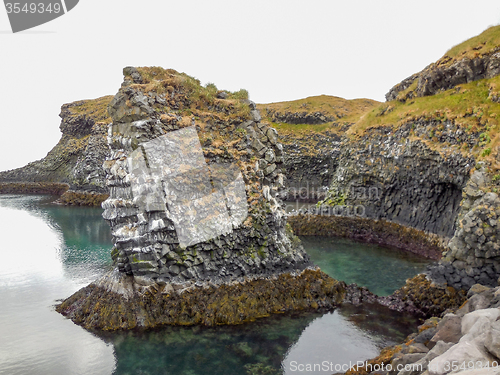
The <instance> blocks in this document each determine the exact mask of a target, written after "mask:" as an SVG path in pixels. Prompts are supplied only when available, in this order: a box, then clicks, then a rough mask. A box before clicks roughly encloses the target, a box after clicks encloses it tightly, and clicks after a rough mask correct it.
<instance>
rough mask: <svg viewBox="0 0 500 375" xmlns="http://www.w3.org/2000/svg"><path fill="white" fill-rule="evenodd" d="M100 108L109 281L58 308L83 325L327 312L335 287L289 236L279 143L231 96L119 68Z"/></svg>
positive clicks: (172, 77)
mask: <svg viewBox="0 0 500 375" xmlns="http://www.w3.org/2000/svg"><path fill="white" fill-rule="evenodd" d="M124 75H125V81H124V83H123V85H122V88H121V89H120V91H119V92H118V93H117V94H116V96H115V97H114V99H113V100H112V101H111V103H110V107H109V112H110V115H111V117H112V119H113V123H112V124H111V125H110V126H109V129H108V144H109V146H110V149H111V155H110V157H109V158H108V160H106V162H105V163H104V170H105V171H106V182H107V185H108V187H109V189H110V196H109V198H108V199H107V200H106V201H105V202H104V203H103V208H104V214H103V216H104V218H105V219H106V220H107V221H108V222H109V224H110V226H111V231H112V234H113V238H114V243H115V247H114V249H113V252H112V257H113V259H114V261H115V265H116V269H115V271H113V273H112V274H110V275H107V276H105V277H104V278H103V279H101V280H98V281H96V282H94V283H92V284H91V285H90V286H88V287H86V288H84V289H82V290H81V291H80V292H77V293H76V294H75V295H74V296H72V297H70V298H68V299H67V300H66V301H64V302H63V303H62V304H61V305H60V306H59V307H58V311H59V312H61V313H63V314H64V315H67V316H68V317H70V318H71V319H73V320H74V321H75V322H76V323H78V324H82V325H84V326H85V327H87V328H98V329H103V330H113V329H130V328H136V327H143V328H145V327H147V328H150V327H153V326H156V325H161V324H208V325H213V324H236V323H241V322H244V321H248V320H252V319H255V318H257V317H261V316H265V315H268V314H270V313H273V312H278V311H287V310H293V309H304V308H319V307H330V308H331V307H333V306H335V304H337V303H339V302H340V301H341V300H342V298H343V293H344V291H343V289H344V287H343V284H342V283H338V282H336V281H335V280H333V279H331V278H329V277H328V276H326V275H325V274H323V273H321V271H319V270H318V269H316V268H315V267H314V266H313V264H312V263H311V261H310V260H309V257H308V256H307V254H306V253H305V252H304V250H303V248H302V246H301V245H300V242H299V241H298V240H297V239H296V237H294V235H293V234H292V232H291V231H290V230H288V229H287V226H286V218H285V215H284V211H283V208H282V205H281V197H282V196H283V194H284V176H283V174H282V171H281V166H282V165H283V161H284V160H283V147H282V146H281V144H280V143H279V142H278V138H277V133H276V131H275V130H274V129H273V128H271V127H269V126H268V125H267V124H265V123H262V122H261V117H260V114H259V112H258V111H257V110H256V107H255V104H254V103H253V102H251V101H248V100H247V99H245V98H241V93H229V94H228V93H226V95H224V97H225V98H224V99H219V98H218V96H219V95H218V91H217V89H216V88H215V87H214V86H213V85H211V86H207V87H202V86H200V84H199V81H197V80H195V79H193V78H191V77H189V76H187V75H185V74H179V73H177V72H175V71H173V70H164V69H161V68H137V69H136V68H130V67H129V68H126V69H124Z"/></svg>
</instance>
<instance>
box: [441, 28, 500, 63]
mask: <svg viewBox="0 0 500 375" xmlns="http://www.w3.org/2000/svg"><path fill="white" fill-rule="evenodd" d="M498 50H500V25H497V26H492V27H490V28H488V29H487V30H485V31H483V32H482V33H481V34H479V35H478V36H475V37H473V38H470V39H468V40H466V41H465V42H463V43H460V44H458V45H456V46H455V47H453V48H451V49H450V50H448V52H446V53H445V55H444V56H443V58H442V59H441V60H440V61H442V60H443V61H442V62H443V63H444V60H447V59H449V58H451V59H452V60H455V61H456V60H461V59H464V58H470V59H472V58H475V57H479V56H481V55H487V54H490V53H492V52H495V51H498ZM449 62H450V61H449ZM449 62H448V63H449ZM438 63H439V62H438Z"/></svg>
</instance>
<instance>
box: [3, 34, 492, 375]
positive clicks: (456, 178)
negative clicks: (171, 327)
mask: <svg viewBox="0 0 500 375" xmlns="http://www.w3.org/2000/svg"><path fill="white" fill-rule="evenodd" d="M499 54H500V26H496V27H492V28H490V29H488V30H486V31H485V32H484V33H482V34H481V35H479V36H477V37H474V38H472V39H470V40H468V41H466V42H464V43H462V44H460V45H458V46H456V47H454V48H452V49H451V50H450V51H448V52H447V53H446V54H445V55H444V56H443V57H442V58H441V59H440V60H438V61H437V62H435V63H433V64H430V65H429V66H428V67H426V68H424V69H423V70H422V71H421V72H419V73H416V74H414V75H412V76H410V77H409V78H407V79H405V80H403V81H402V82H401V83H399V84H397V85H395V86H394V87H393V88H392V89H391V90H390V91H389V92H388V93H387V95H386V98H387V102H385V103H378V102H376V101H372V100H368V99H357V100H345V99H341V98H336V97H330V96H318V97H310V98H306V99H302V100H297V101H292V102H283V103H270V104H260V105H255V104H254V103H253V102H251V101H249V100H248V97H247V93H246V92H245V91H244V90H241V91H239V92H235V93H231V92H227V91H223V90H218V89H217V88H216V87H215V85H212V84H210V85H207V86H201V85H200V83H199V82H198V81H197V80H195V79H193V78H191V77H189V76H187V75H185V74H183V73H178V72H175V71H173V70H164V69H161V68H130V67H129V68H126V69H125V70H124V76H125V79H124V82H123V84H122V87H121V89H120V91H119V92H118V93H117V94H116V95H115V96H114V97H105V98H100V99H96V100H91V101H82V102H76V103H72V104H68V105H65V106H63V109H62V112H61V118H62V123H61V131H62V134H63V135H62V138H61V141H60V142H59V144H58V145H57V146H56V147H55V148H54V149H53V150H52V151H51V152H49V154H48V155H47V157H46V158H45V159H43V160H41V161H38V162H34V163H31V164H29V165H28V166H26V167H24V168H20V169H17V170H14V171H7V172H2V173H0V182H1V184H0V192H9V193H10V192H16V190H17V192H24V193H26V192H55V193H58V194H61V193H63V192H64V194H63V195H62V197H61V198H60V201H61V202H62V203H66V204H96V203H100V202H102V201H103V200H104V199H105V198H107V200H106V201H104V202H103V208H104V210H105V211H104V218H105V219H106V220H107V221H108V222H109V223H110V226H111V230H112V233H113V237H114V241H115V246H114V248H113V252H112V256H113V259H114V262H115V266H116V268H115V270H114V271H113V272H112V273H110V274H108V275H106V276H105V277H103V278H102V279H100V280H97V281H96V282H94V283H92V284H91V285H89V286H88V287H86V288H83V289H82V290H80V291H79V292H77V293H76V294H75V295H73V296H71V297H70V298H68V299H67V300H65V301H64V302H63V303H62V304H61V305H60V306H58V311H59V312H61V313H63V314H65V315H66V316H68V317H70V318H71V319H73V320H74V321H75V322H76V323H78V324H81V325H83V326H84V327H86V328H89V329H96V328H97V329H102V330H116V329H130V328H141V327H142V328H151V327H154V326H157V325H161V324H206V325H214V324H235V323H241V322H245V321H251V320H254V319H256V318H258V317H262V316H267V315H269V314H271V313H275V312H282V311H289V310H294V309H318V308H332V307H334V306H337V305H339V304H341V303H342V302H347V303H353V304H359V303H380V304H382V305H385V306H388V307H389V308H391V309H393V310H397V311H406V312H411V313H413V314H416V315H418V316H420V317H422V318H429V317H432V318H431V319H430V320H428V321H426V322H425V323H424V324H423V325H422V326H421V327H420V328H419V332H418V333H417V334H415V335H413V336H410V337H409V338H408V341H407V342H406V343H404V344H403V345H400V346H397V347H393V348H387V349H386V350H384V351H383V352H382V353H381V355H380V356H379V357H377V358H375V359H373V360H372V361H370V362H369V363H372V364H375V363H378V364H382V363H383V364H389V363H391V364H394V365H395V366H394V367H397V366H396V365H397V364H401V363H404V364H410V363H419V364H422V365H423V367H421V369H422V370H421V371H418V372H411V375H417V374H421V373H427V372H428V373H429V374H432V375H434V374H436V375H437V374H439V375H441V374H445V373H449V372H451V370H450V371H447V370H446V369H444V368H443V363H445V362H446V361H449V360H450V359H451V360H462V359H463V358H469V357H470V358H471V360H473V361H476V360H477V361H479V362H481V363H486V362H488V363H493V362H494V361H496V360H497V359H498V358H499V355H500V351H499V350H498V348H497V346H498V345H497V343H496V340H498V337H497V336H498V335H497V332H496V331H497V328H498V327H497V326H496V324H497V319H498V317H499V316H500V314H499V313H498V311H500V310H499V307H500V306H499V305H498V301H497V300H498V298H497V295H498V293H499V291H498V287H497V285H498V279H499V276H500V223H499V221H500V197H499V195H498V189H499V186H500V137H499V135H498V126H500V123H499V120H500V99H499V98H500V57H499V56H500V55H499ZM108 106H109V114H108V112H107V108H108ZM190 134H191V135H190ZM192 134H196V137H195V138H196V139H194V138H193V137H192ZM172 137H173V138H172ZM175 137H177V138H175ZM179 137H180V138H179ZM183 137H188V138H183ZM159 139H163V140H162V141H161V142H160V141H158V140H159ZM173 140H176V141H175V142H174V141H173ZM169 142H170V143H172V142H173V143H174V144H176V143H177V144H178V143H182V142H187V143H186V145H189V147H185V148H184V149H180V150H178V152H177V151H176V152H177V154H179V155H183V156H182V158H183V159H182V158H181V159H182V160H183V161H182V162H179V163H178V165H177V166H176V167H175V168H173V167H171V166H168V168H165V167H164V165H168V163H170V161H169V162H168V163H165V160H163V159H162V158H161V157H160V156H159V155H160V153H161V152H163V151H164V150H165V147H167V146H165V145H166V144H170V143H169ZM192 142H194V143H192ZM197 142H198V143H197ZM198 144H199V146H198ZM168 147H170V146H168ZM168 147H167V148H168ZM186 150H187V151H186ZM193 150H194V151H193ZM168 152H171V151H168ZM167 154H168V153H167ZM169 155H170V154H169ZM172 155H173V153H172ZM162 160H163V161H162ZM193 160H195V161H196V162H194V161H193ZM193 163H194V164H193ZM103 164H104V168H101V167H100V166H101V165H103ZM205 164H206V165H205ZM221 165H222V169H221V167H220V166H221ZM232 165H234V166H236V167H235V168H234V167H232ZM175 170H182V172H175ZM222 170H223V171H225V172H223V173H222V172H221V171H222ZM172 171H174V172H172ZM200 171H201V172H202V173H201V172H200ZM228 171H229V172H228ZM221 173H222V175H221ZM204 176H205V177H206V176H211V177H210V178H209V179H208V180H209V181H210V186H209V187H207V186H208V185H207V186H206V180H205V177H204ZM168 181H170V182H168ZM172 181H173V182H172ZM186 181H190V182H191V183H194V185H196V186H197V188H196V189H194V190H193V188H191V187H189V186H188V185H189V184H186ZM169 183H170V184H171V185H172V186H175V189H174V188H173V187H172V186H170V185H169ZM162 184H163V185H162ZM229 185H231V186H232V187H231V189H236V187H237V186H240V187H243V191H244V194H242V195H241V196H240V198H241V199H239V198H238V199H237V200H234V201H231V200H228V199H227V196H229V195H231V194H227V195H226V198H225V199H223V197H224V194H225V193H224V194H223V195H221V196H217V197H218V198H217V199H216V198H213V197H212V198H207V197H209V196H211V194H216V193H217V194H218V193H220V192H224V191H225V190H224V189H228V188H227V186H229ZM168 186H170V187H168ZM179 186H180V188H179ZM207 189H208V190H207ZM145 191H146V192H147V193H148V194H149V193H151V192H154V193H155V194H154V197H156V198H155V199H153V200H150V199H146V198H145V193H144V192H145ZM230 191H232V190H230ZM200 192H204V193H200ZM200 194H201V195H200ZM221 194H222V193H221ZM186 197H190V198H191V200H195V201H198V200H200V199H201V200H200V201H199V202H200V203H199V204H200V206H197V209H200V210H201V211H203V210H205V208H203V209H201V208H200V207H205V206H207V202H208V201H207V200H206V199H213V200H212V201H210V202H212V203H211V204H212V205H213V206H214V207H216V206H217V204H216V203H218V204H219V203H220V202H225V204H226V206H225V208H226V209H227V211H228V213H229V215H228V216H220V215H222V212H221V211H217V210H216V211H210V212H208V211H207V212H205V211H206V210H205V211H204V212H205V213H206V214H205V216H204V219H203V220H204V221H203V220H202V221H203V223H204V224H203V225H205V224H206V222H207V221H208V222H213V225H211V226H210V225H209V226H208V227H210V231H215V233H217V236H215V237H210V236H209V237H210V238H209V237H206V233H204V234H203V233H201V232H196V231H195V229H193V231H195V232H192V233H195V235H194V237H195V239H196V241H197V242H196V241H195V243H190V242H189V241H190V239H189V238H188V239H186V238H185V237H183V236H184V234H185V233H184V232H182V231H180V232H179V230H178V227H179V226H184V227H186V228H195V227H197V226H198V224H199V222H198V221H196V220H198V219H196V220H195V218H194V217H193V218H190V216H189V215H191V214H189V215H188V213H189V212H191V211H190V210H191V209H192V208H193V207H191V206H189V205H187V206H186V203H185V202H184V203H182V202H181V201H182V199H185V198H186ZM214 197H215V196H214ZM221 197H222V198H221ZM179 199H180V200H179ZM287 199H288V200H299V201H302V202H318V201H320V204H318V206H317V207H316V208H314V209H308V210H301V211H299V212H297V213H293V214H291V215H286V214H285V212H284V210H283V200H287ZM179 202H181V203H179ZM242 202H244V203H245V204H244V205H241V204H242ZM160 206H161V208H159V207H160ZM243 206H244V207H246V209H247V211H246V213H247V216H245V217H244V219H242V217H241V212H242V211H241V209H242V207H243ZM176 207H177V208H176ZM217 207H218V206H217ZM176 210H177V211H176ZM179 210H180V211H179ZM243 211H244V210H243ZM179 212H181V213H184V214H186V215H187V216H183V217H180V216H179V215H177V214H178V213H179ZM186 217H188V220H187V221H182V220H184V219H185V218H186ZM222 217H224V220H222V219H221V218H222ZM240 219H241V220H240ZM287 221H288V223H287ZM180 224H183V225H180ZM208 227H207V228H208ZM204 228H205V227H204ZM207 230H208V229H207ZM210 231H209V232H210ZM293 232H294V233H293ZM192 233H191V234H192ZM296 234H297V235H327V236H341V237H350V238H354V239H358V240H362V241H367V242H374V243H380V244H384V245H390V246H393V247H397V248H399V249H402V250H404V251H411V252H414V253H417V254H420V255H424V256H426V257H429V258H432V259H434V260H436V262H435V263H434V264H432V265H431V266H430V267H429V269H428V270H427V271H426V273H425V274H422V275H416V276H415V277H414V278H412V279H409V280H408V281H407V284H406V285H405V286H404V287H402V288H401V289H399V290H398V291H396V292H395V293H394V294H393V295H392V296H388V297H379V296H375V295H373V294H372V293H371V292H370V291H368V290H366V289H365V288H360V287H358V286H356V285H345V283H343V282H341V281H336V280H333V279H331V278H330V277H328V276H327V275H325V274H323V273H322V272H321V271H320V270H319V269H317V268H315V267H314V265H313V264H312V263H311V262H310V260H309V258H308V256H307V254H306V253H305V252H304V250H303V249H302V247H301V245H300V241H298V239H297V237H295V235H296ZM188 237H189V236H188ZM192 237H193V236H191V237H190V238H191V240H192V239H193V238H192ZM186 241H187V242H186ZM464 303H465V304H464ZM467 348H468V349H467ZM467 350H470V353H468V355H469V354H470V356H469V357H466V356H464V355H462V354H463V353H464V352H465V351H467ZM460 353H462V354H460ZM471 353H472V354H473V355H472V354H471ZM434 365H435V366H434ZM405 371H406V370H405ZM460 371H462V372H467V373H469V372H470V373H471V374H472V372H471V369H470V368H464V369H460ZM350 372H351V373H353V374H354V373H361V374H367V373H373V374H378V375H381V374H382V373H383V374H384V375H389V373H390V374H391V375H394V374H396V373H399V371H398V372H394V371H393V370H391V371H386V372H383V371H382V372H380V371H378V370H377V371H367V370H366V369H362V368H357V369H352V370H351V371H350ZM400 375H409V373H408V374H407V373H406V372H404V371H403V372H401V373H400Z"/></svg>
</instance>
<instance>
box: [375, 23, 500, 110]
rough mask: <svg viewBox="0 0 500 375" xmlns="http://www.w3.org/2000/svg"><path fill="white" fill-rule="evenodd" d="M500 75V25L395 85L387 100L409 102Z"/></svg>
mask: <svg viewBox="0 0 500 375" xmlns="http://www.w3.org/2000/svg"><path fill="white" fill-rule="evenodd" d="M499 74H500V46H499V37H498V26H494V27H491V28H489V29H487V30H486V31H484V32H483V33H482V34H481V35H478V36H477V37H475V38H472V39H470V40H468V41H466V42H464V43H462V44H460V45H458V46H455V47H454V48H452V49H451V50H450V51H448V52H447V53H446V54H445V55H444V56H443V57H442V58H441V59H439V60H438V61H437V62H435V63H433V64H430V65H429V66H427V67H426V68H425V69H424V70H422V71H421V72H420V73H416V74H413V75H412V76H410V77H408V78H406V79H405V80H403V81H402V82H401V83H399V84H397V85H396V86H394V87H393V88H392V89H391V90H390V91H389V92H388V93H387V94H386V96H385V97H386V100H387V101H392V100H396V99H397V100H401V101H406V100H409V99H412V98H414V97H420V96H429V95H435V94H437V93H438V92H441V91H445V90H449V89H451V88H454V87H456V86H458V85H461V84H464V83H469V82H473V81H477V80H480V79H485V78H493V77H496V76H498V75H499Z"/></svg>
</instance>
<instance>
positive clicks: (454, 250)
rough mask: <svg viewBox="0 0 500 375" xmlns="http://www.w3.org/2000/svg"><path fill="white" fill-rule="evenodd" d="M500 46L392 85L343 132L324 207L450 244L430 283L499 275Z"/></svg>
mask: <svg viewBox="0 0 500 375" xmlns="http://www.w3.org/2000/svg"><path fill="white" fill-rule="evenodd" d="M488 38H489V39H488ZM499 45H500V27H498V26H497V27H494V28H491V29H489V30H487V31H486V32H485V33H483V34H481V35H480V36H479V37H476V38H473V39H471V40H470V41H467V42H464V43H463V44H462V45H459V46H457V47H455V48H454V49H452V50H450V51H449V54H448V55H446V56H445V57H443V58H442V59H441V60H439V61H438V62H437V63H435V64H432V65H430V66H429V67H427V68H426V69H424V70H423V71H422V72H420V73H418V74H415V75H413V76H411V77H410V78H408V79H406V80H404V81H403V82H401V83H400V84H399V85H396V86H395V87H394V88H393V89H392V90H391V91H390V92H389V93H388V95H387V98H388V100H389V101H388V102H387V103H386V104H383V105H380V106H379V107H378V108H375V109H374V110H372V111H370V112H368V113H367V114H366V115H365V116H364V117H363V118H362V119H361V120H360V121H358V122H357V123H356V124H355V125H353V126H351V127H350V128H349V130H348V131H347V133H346V137H345V138H344V139H343V140H342V144H341V147H340V156H339V162H338V165H339V166H338V168H337V169H336V172H335V174H334V176H333V180H332V184H331V187H330V190H329V192H328V196H327V199H325V201H324V203H325V204H328V205H331V206H342V207H347V208H349V207H351V208H352V209H351V211H349V210H348V209H347V211H346V210H345V209H344V211H343V212H342V213H341V214H345V212H354V215H351V216H355V215H356V214H358V213H359V214H360V215H359V216H363V217H367V218H370V219H385V220H388V221H391V222H395V223H399V224H402V225H405V226H410V227H413V228H417V229H420V230H422V231H424V232H426V233H431V234H435V235H439V236H440V237H441V238H442V239H443V241H445V243H447V242H448V240H451V241H449V245H448V246H445V249H446V251H445V252H444V254H443V255H444V257H445V258H444V260H443V261H442V262H441V263H440V265H439V266H437V267H434V268H433V269H431V270H430V271H429V273H430V275H431V276H432V277H433V279H434V280H435V281H437V282H439V283H445V282H446V283H447V284H448V285H450V286H453V287H455V288H458V289H462V288H463V289H468V288H469V287H470V286H472V285H473V284H474V283H478V282H479V283H482V284H486V285H496V283H497V279H498V276H499V275H500V257H499V256H500V252H499V249H500V241H499V238H500V237H499V234H500V232H499V230H500V226H498V222H497V215H498V214H499V213H500V210H499V208H500V206H499V204H500V199H499V198H498V195H497V189H498V188H497V182H498V181H499V180H500V178H499V177H498V176H500V174H499V167H500V165H499V160H500V153H499V151H500V148H499V136H498V131H497V127H498V126H499V124H498V118H499V116H500V106H499V105H498V100H497V98H498V89H497V88H498V85H499V82H500V77H499V74H500V69H499V66H500V65H499V61H500V60H499V55H498V52H497V51H498V50H499V49H500V46H499Z"/></svg>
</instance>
